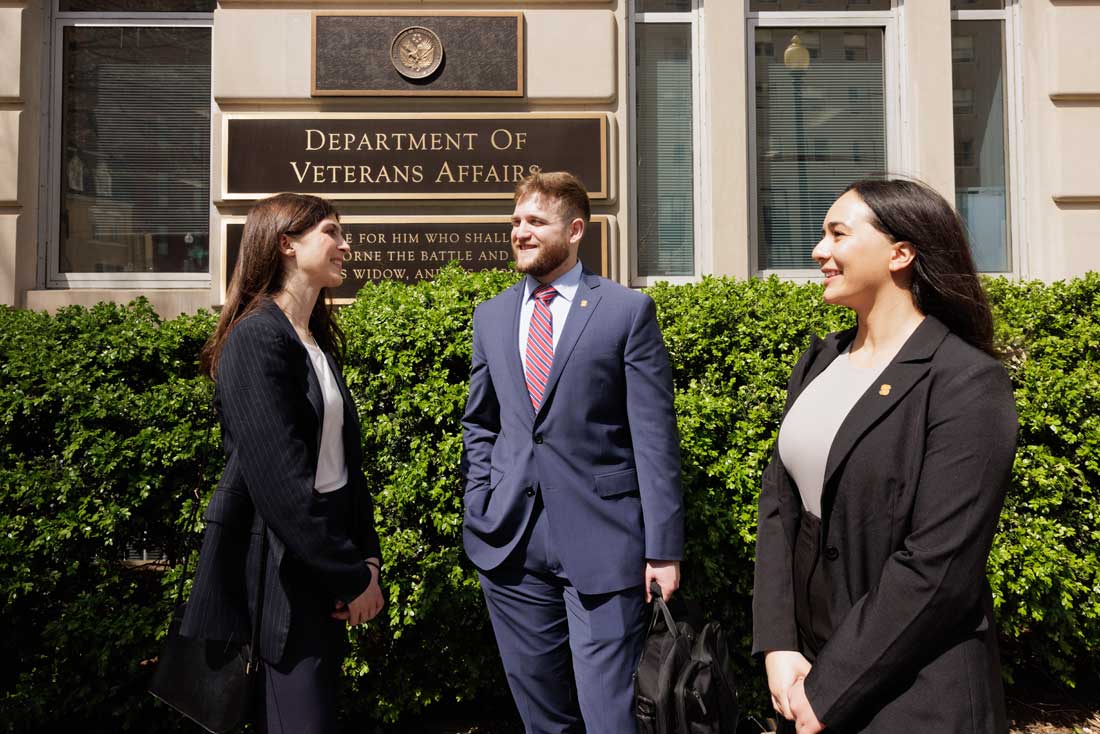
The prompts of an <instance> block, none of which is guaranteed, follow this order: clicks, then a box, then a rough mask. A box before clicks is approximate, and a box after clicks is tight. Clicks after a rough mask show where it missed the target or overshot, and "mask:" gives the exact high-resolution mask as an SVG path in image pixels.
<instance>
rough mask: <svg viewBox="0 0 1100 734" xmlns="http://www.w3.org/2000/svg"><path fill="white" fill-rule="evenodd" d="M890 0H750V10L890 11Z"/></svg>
mask: <svg viewBox="0 0 1100 734" xmlns="http://www.w3.org/2000/svg"><path fill="white" fill-rule="evenodd" d="M889 9H890V0H749V10H751V11H752V12H754V13H755V12H761V11H769V10H783V11H789V12H806V11H812V12H831V13H835V12H837V11H845V10H889Z"/></svg>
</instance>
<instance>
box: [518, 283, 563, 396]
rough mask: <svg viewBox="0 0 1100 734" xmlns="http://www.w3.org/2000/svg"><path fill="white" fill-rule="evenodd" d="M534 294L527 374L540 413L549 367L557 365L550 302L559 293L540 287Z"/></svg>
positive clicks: (528, 332) (529, 330) (528, 340)
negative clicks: (555, 363) (555, 362)
mask: <svg viewBox="0 0 1100 734" xmlns="http://www.w3.org/2000/svg"><path fill="white" fill-rule="evenodd" d="M532 295H533V296H534V297H535V310H534V312H533V313H532V314H531V325H530V327H529V328H528V330H527V366H526V368H525V370H524V373H525V375H526V377H527V392H529V393H530V394H531V405H533V406H534V407H535V410H538V409H539V406H540V405H542V398H543V395H544V394H545V393H546V383H547V381H549V379H550V367H551V365H553V364H554V315H553V314H552V313H550V302H551V301H553V300H554V298H555V297H556V296H557V295H558V292H557V291H556V290H554V289H553V288H552V287H551V286H549V285H540V286H539V287H538V288H536V289H535V292H534V293H533V294H532Z"/></svg>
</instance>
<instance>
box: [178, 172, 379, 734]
mask: <svg viewBox="0 0 1100 734" xmlns="http://www.w3.org/2000/svg"><path fill="white" fill-rule="evenodd" d="M348 249H349V248H348V245H347V244H346V243H345V242H344V239H343V234H342V230H341V228H340V220H339V215H338V214H337V212H336V210H335V208H333V206H332V204H330V203H329V202H328V201H325V200H324V199H320V198H317V197H314V196H305V195H301V194H277V195H275V196H272V197H270V198H268V199H264V200H262V201H260V202H258V203H257V204H256V205H255V206H254V207H253V208H252V210H251V211H250V212H249V214H248V218H247V220H246V222H245V226H244V234H243V237H242V240H241V248H240V254H239V257H238V261H237V266H236V269H235V271H234V274H233V277H232V280H231V281H230V284H229V291H228V293H227V296H226V302H225V306H224V308H223V309H222V312H221V316H220V318H219V320H218V325H217V328H216V329H215V331H214V334H213V336H212V337H211V338H210V340H209V342H208V343H207V344H206V346H205V347H204V349H203V352H202V366H203V369H204V370H205V371H206V372H207V373H208V374H209V375H210V376H211V377H212V378H213V379H214V381H215V383H216V388H215V406H216V408H217V410H218V413H219V417H220V419H221V425H222V438H223V444H224V448H225V455H226V465H225V471H224V473H223V474H222V477H221V480H220V482H219V483H218V487H217V490H216V491H215V492H214V494H213V496H212V498H211V501H210V504H209V506H208V507H207V510H206V520H207V523H208V524H207V529H206V534H205V536H204V539H203V546H202V550H201V552H200V557H199V567H198V570H197V572H196V576H195V583H194V586H193V589H192V592H191V597H190V600H189V603H188V605H187V613H186V616H185V618H184V621H183V627H182V630H181V632H182V634H184V635H187V636H189V637H197V638H203V639H213V640H236V641H242V640H248V639H250V630H251V625H252V624H253V621H254V620H253V618H252V615H253V614H255V610H254V609H253V610H250V606H251V604H252V600H253V598H254V592H255V590H256V589H257V588H258V587H257V584H258V583H259V578H258V577H259V575H260V569H265V572H264V574H263V575H264V587H263V599H262V607H261V609H262V613H261V614H260V617H261V619H260V635H261V636H260V657H261V659H262V660H263V661H264V663H265V664H264V665H263V666H262V676H263V684H262V685H261V686H260V688H261V691H262V693H261V701H260V702H259V705H258V707H257V722H256V723H257V728H258V730H259V731H260V732H270V733H274V732H287V733H288V734H289V733H290V732H293V733H294V734H300V733H301V732H318V733H322V732H332V731H334V730H335V728H336V711H335V707H336V704H335V702H336V698H335V691H336V684H337V682H338V674H339V665H340V661H341V659H342V657H343V653H344V646H345V644H346V639H345V636H346V633H345V631H344V627H345V625H356V624H360V623H361V622H365V621H367V620H369V619H371V618H373V617H374V616H375V615H376V614H378V612H379V611H380V610H381V608H382V604H383V600H382V593H381V590H380V588H379V581H378V575H379V569H380V564H381V553H380V546H379V541H378V535H377V533H376V532H375V528H374V512H373V506H372V502H371V497H370V493H369V491H368V488H367V485H366V479H365V477H364V475H363V471H362V468H361V463H362V456H361V447H360V433H359V424H358V419H357V416H356V410H355V407H354V405H353V403H352V399H351V395H350V394H349V393H348V390H347V387H346V386H345V385H344V381H343V377H342V375H341V372H340V363H341V361H342V358H343V346H344V340H343V335H342V334H341V332H340V329H339V327H338V325H337V324H336V323H335V321H334V320H333V319H332V316H331V311H330V305H329V303H328V299H327V290H328V289H329V288H333V287H335V286H338V285H339V284H340V282H341V279H342V277H343V276H342V270H343V265H344V257H345V254H346V253H347V252H348ZM265 536H266V542H264V537H265ZM265 548H266V551H265V550H264V549H265ZM261 555H263V558H261Z"/></svg>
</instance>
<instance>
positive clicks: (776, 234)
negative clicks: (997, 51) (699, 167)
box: [755, 27, 886, 270]
mask: <svg viewBox="0 0 1100 734" xmlns="http://www.w3.org/2000/svg"><path fill="white" fill-rule="evenodd" d="M756 32H757V37H756V39H755V41H756V42H757V44H758V48H759V43H760V41H761V39H762V38H767V39H768V40H769V42H770V43H772V44H773V45H774V54H772V55H770V56H763V55H759V54H758V55H757V56H756V90H757V91H756V186H757V191H756V193H757V197H756V198H757V211H756V217H757V227H756V231H757V237H758V239H759V263H760V267H761V268H763V269H777V270H778V269H800V268H814V267H816V265H815V263H814V262H813V259H812V258H811V257H810V253H811V251H812V250H813V247H814V244H816V243H817V241H818V240H819V239H820V237H821V235H820V231H821V220H822V219H823V218H824V216H825V212H827V211H828V209H829V206H830V205H831V204H832V203H833V200H834V199H836V197H837V195H838V194H839V193H840V192H841V191H843V190H844V188H845V187H846V186H847V185H848V184H850V183H851V182H852V181H854V180H856V179H858V178H861V177H863V176H867V175H870V174H873V173H880V172H882V171H884V170H886V108H885V95H884V92H883V88H884V77H883V30H882V28H852V27H838V28H824V27H822V28H815V29H814V30H813V31H812V32H811V33H812V34H813V35H812V36H811V38H814V39H816V43H817V47H818V51H819V53H818V55H817V56H816V57H815V56H814V55H813V54H812V53H810V49H809V48H807V47H806V44H805V43H804V42H803V38H802V36H803V35H804V32H802V31H800V30H799V29H795V28H759V29H757V31H756Z"/></svg>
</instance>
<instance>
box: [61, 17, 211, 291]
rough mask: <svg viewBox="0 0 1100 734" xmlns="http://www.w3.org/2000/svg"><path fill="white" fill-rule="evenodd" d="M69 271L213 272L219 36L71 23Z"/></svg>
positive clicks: (64, 160)
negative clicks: (213, 76) (213, 68)
mask: <svg viewBox="0 0 1100 734" xmlns="http://www.w3.org/2000/svg"><path fill="white" fill-rule="evenodd" d="M64 80H65V81H64V86H63V90H62V152H61V166H62V169H61V181H60V186H61V212H60V215H61V222H60V230H59V232H60V236H59V246H60V250H59V255H60V260H59V263H58V269H59V270H60V272H63V273H105V272H155V273H184V272H208V270H209V266H210V264H209V237H208V231H209V227H210V222H209V213H210V28H205V27H194V26H189V27H140V26H67V27H66V28H65V30H64Z"/></svg>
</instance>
